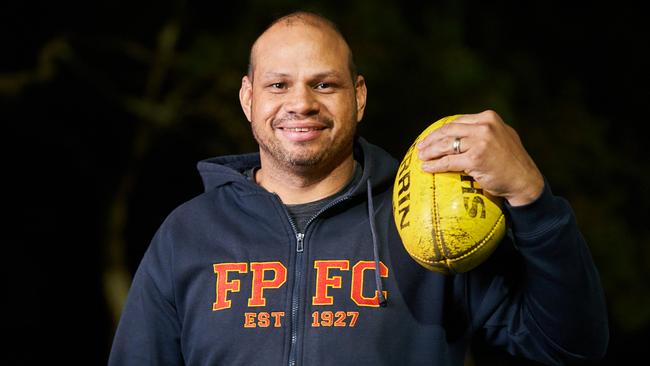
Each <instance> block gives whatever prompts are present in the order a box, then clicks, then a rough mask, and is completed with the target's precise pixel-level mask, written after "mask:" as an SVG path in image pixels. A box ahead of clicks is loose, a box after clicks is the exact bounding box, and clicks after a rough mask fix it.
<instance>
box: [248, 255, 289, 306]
mask: <svg viewBox="0 0 650 366" xmlns="http://www.w3.org/2000/svg"><path fill="white" fill-rule="evenodd" d="M266 271H273V278H272V279H270V280H265V279H264V274H265V272H266ZM251 272H253V284H252V288H251V297H250V298H249V299H248V306H266V298H265V297H264V290H265V289H267V288H280V287H281V286H282V285H284V283H285V282H286V281H287V269H286V268H285V266H284V265H283V264H282V263H280V262H253V263H251Z"/></svg>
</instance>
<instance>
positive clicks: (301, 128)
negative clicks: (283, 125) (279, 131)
mask: <svg viewBox="0 0 650 366" xmlns="http://www.w3.org/2000/svg"><path fill="white" fill-rule="evenodd" d="M287 130H289V131H291V132H309V131H311V130H312V129H311V128H306V127H299V128H287Z"/></svg>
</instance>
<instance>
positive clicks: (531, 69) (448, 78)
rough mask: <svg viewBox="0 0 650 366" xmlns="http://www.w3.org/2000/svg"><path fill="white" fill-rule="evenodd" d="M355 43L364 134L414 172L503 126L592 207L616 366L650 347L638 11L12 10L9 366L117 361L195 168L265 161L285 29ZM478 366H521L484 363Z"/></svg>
mask: <svg viewBox="0 0 650 366" xmlns="http://www.w3.org/2000/svg"><path fill="white" fill-rule="evenodd" d="M297 9H305V10H313V11H317V12H320V13H321V14H323V15H325V16H328V17H330V18H331V19H332V20H334V21H335V22H337V23H338V24H339V25H340V27H341V29H342V31H343V33H344V34H345V35H346V36H347V37H348V39H349V42H350V44H351V46H352V49H353V50H354V51H355V57H356V61H357V65H358V67H359V71H360V72H361V73H362V74H364V75H365V76H366V80H367V84H368V89H369V99H368V106H367V110H366V117H365V119H364V122H363V123H362V124H361V131H360V133H361V134H362V135H363V136H365V137H366V138H367V139H368V140H370V141H371V142H373V143H376V144H378V145H381V146H383V147H385V148H386V149H387V150H388V151H389V152H391V153H393V154H394V155H395V156H396V157H401V156H402V154H403V153H404V152H405V150H406V147H408V146H409V144H410V142H411V140H412V139H413V138H414V137H415V136H417V135H418V134H419V132H420V131H421V130H422V129H424V127H426V126H427V125H428V124H429V123H430V122H433V121H435V120H437V119H439V118H440V117H443V116H446V115H450V114H456V113H475V112H479V111H482V110H484V109H488V108H490V109H495V110H496V111H498V112H499V113H500V114H501V116H502V117H503V118H504V119H505V120H506V121H507V122H508V123H509V124H511V125H512V126H514V127H515V128H516V129H517V131H518V132H519V133H520V135H521V137H522V140H523V142H524V144H525V146H526V147H527V149H528V150H529V152H530V154H531V155H532V156H533V158H534V159H535V161H536V162H537V163H538V165H539V166H540V168H541V170H542V171H543V173H544V174H545V175H546V176H547V178H548V179H549V181H550V182H551V184H552V187H553V190H554V191H555V192H556V193H557V194H560V195H562V196H564V197H566V198H568V199H569V200H570V201H571V202H572V204H573V207H574V209H575V212H576V215H577V218H578V221H579V223H580V226H581V228H582V230H583V233H584V235H585V237H586V238H587V240H588V242H589V243H590V246H591V249H592V254H593V256H594V259H595V261H596V262H597V265H598V267H599V269H600V271H601V276H602V282H603V285H604V286H605V290H606V295H607V300H608V305H609V312H610V327H611V341H610V347H609V352H608V355H607V357H606V359H605V360H604V361H603V362H602V363H600V364H602V365H618V364H621V363H623V362H624V361H623V360H624V359H632V358H634V359H643V358H642V356H643V355H645V353H646V351H647V349H646V348H647V346H648V344H649V341H650V291H649V290H650V284H648V280H649V279H650V274H649V272H650V248H649V247H648V244H649V243H650V240H649V239H650V229H649V225H648V223H649V220H648V219H649V218H650V217H649V216H650V215H649V214H648V206H649V205H650V192H649V187H650V169H649V164H648V152H649V145H650V144H648V143H647V142H646V140H647V139H646V134H645V128H644V125H645V124H646V119H647V117H646V115H647V108H646V106H647V103H648V100H649V98H648V97H649V95H648V92H647V87H648V85H649V80H648V79H649V78H648V76H649V75H650V73H648V71H647V68H648V67H649V66H650V62H649V61H650V60H649V59H648V58H649V57H648V53H647V48H648V39H649V38H648V36H649V34H648V27H647V19H646V18H645V15H644V14H645V13H644V12H642V11H640V8H637V7H627V6H626V4H625V3H623V2H617V3H611V2H610V3H607V4H603V5H597V4H596V3H591V2H585V3H568V2H565V3H560V2H558V3H554V2H549V1H531V2H520V1H494V2H487V1H473V0H466V1H437V2H416V1H399V2H398V1H388V0H375V1H370V0H366V1H349V2H348V1H328V2H325V1H323V2H316V1H306V2H298V1H237V2H229V3H227V5H226V4H225V3H219V2H216V1H214V2H208V1H203V2H197V1H170V0H160V1H153V0H147V1H131V2H126V1H105V0H102V1H86V2H79V3H73V2H65V1H63V2H62V1H42V2H39V1H22V2H17V1H16V2H3V4H2V5H0V24H2V32H1V34H0V37H1V38H0V40H1V41H2V43H1V45H2V57H0V121H1V122H2V128H3V130H4V132H3V133H2V140H3V144H2V145H3V151H4V154H3V163H4V165H5V169H4V171H5V173H4V174H3V178H2V180H3V186H4V187H5V188H4V192H5V194H4V196H5V197H4V201H5V203H8V204H5V206H4V207H5V210H4V211H5V212H4V215H3V216H4V217H6V218H7V219H8V220H7V219H5V225H6V227H5V228H4V229H3V230H2V234H3V240H2V242H3V249H4V250H3V255H2V259H3V262H4V263H3V265H2V280H3V286H2V290H3V293H4V294H3V296H2V298H3V308H5V309H6V310H5V311H4V314H5V318H6V320H5V321H3V333H4V334H5V336H6V338H8V340H9V341H8V343H7V342H6V341H5V342H4V343H5V347H6V351H3V352H2V355H1V356H0V357H2V361H3V362H2V364H11V365H13V364H18V365H21V364H36V363H45V362H48V363H49V362H51V361H61V362H62V363H63V364H84V365H93V364H98V365H99V364H105V363H106V360H107V356H108V351H109V348H110V344H111V339H112V336H113V331H114V330H113V329H114V328H113V327H114V324H115V323H114V321H115V319H116V317H117V316H118V315H119V309H120V306H121V301H122V299H123V295H124V294H125V293H126V290H127V289H128V284H129V281H130V276H131V275H132V273H133V271H134V270H135V268H136V267H137V264H138V262H139V260H140V258H141V256H142V254H143V252H144V250H145V249H146V247H147V245H148V243H149V240H150V239H151V237H152V235H153V233H154V231H155V230H156V228H157V227H158V225H160V223H161V222H162V220H163V219H164V217H165V216H166V215H167V214H168V213H169V212H170V211H171V210H172V209H173V208H174V207H175V206H177V205H178V204H180V203H181V202H183V201H185V200H187V199H189V198H191V197H193V196H195V195H197V194H199V193H200V192H201V189H202V187H201V184H200V179H199V177H198V174H197V173H196V170H195V163H196V162H197V161H198V160H200V159H204V158H207V157H210V156H214V155H219V154H231V153H239V152H248V151H253V150H254V149H255V144H254V141H253V140H252V138H251V136H250V131H249V126H248V123H247V121H246V119H245V118H244V116H243V114H242V113H241V110H240V107H239V102H238V98H237V92H238V88H239V83H240V79H241V75H243V73H244V72H245V70H246V64H247V58H248V49H249V47H250V44H251V43H252V41H253V40H254V38H255V36H256V35H257V33H258V32H259V31H260V30H261V29H262V28H263V27H264V26H265V25H266V24H267V23H268V22H269V21H270V20H271V19H272V18H273V17H275V16H276V15H280V14H283V13H285V12H287V11H290V10H297ZM474 359H475V360H474V361H475V364H476V365H515V364H516V365H523V364H528V363H526V362H524V361H522V360H517V359H512V358H509V357H506V356H505V355H502V354H498V353H496V354H494V353H486V352H485V351H480V350H479V351H478V352H477V354H475V356H474Z"/></svg>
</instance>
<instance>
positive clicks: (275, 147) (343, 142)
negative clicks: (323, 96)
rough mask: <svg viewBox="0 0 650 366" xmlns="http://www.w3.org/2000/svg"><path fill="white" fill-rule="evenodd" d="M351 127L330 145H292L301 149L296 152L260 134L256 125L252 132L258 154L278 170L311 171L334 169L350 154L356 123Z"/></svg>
mask: <svg viewBox="0 0 650 366" xmlns="http://www.w3.org/2000/svg"><path fill="white" fill-rule="evenodd" d="M327 125H328V126H333V123H331V121H328V123H327ZM351 126H352V127H351V130H348V131H341V132H344V133H343V134H342V135H341V136H339V137H340V138H339V139H334V140H333V141H331V143H325V144H323V143H322V142H314V141H305V142H297V143H294V145H295V146H299V147H301V148H299V149H298V151H289V150H288V149H286V148H285V147H284V146H282V143H281V142H280V141H279V140H278V139H276V138H275V137H274V136H273V135H271V136H270V137H269V136H266V135H265V134H263V133H260V132H259V131H258V130H257V127H256V124H253V127H252V131H253V137H254V138H255V140H256V141H257V143H258V145H259V146H260V152H263V153H265V154H267V155H268V156H269V157H271V159H272V160H273V161H274V162H275V164H276V165H279V166H278V167H279V168H282V169H288V170H290V171H312V170H314V169H327V168H328V167H329V166H332V167H335V166H337V165H338V164H340V162H341V161H343V160H344V159H345V157H346V156H347V155H348V154H350V153H351V151H352V143H353V139H354V135H355V133H356V123H352V125H351ZM262 128H264V126H262ZM314 144H322V146H315V145H314ZM312 145H314V146H312ZM303 147H304V148H303Z"/></svg>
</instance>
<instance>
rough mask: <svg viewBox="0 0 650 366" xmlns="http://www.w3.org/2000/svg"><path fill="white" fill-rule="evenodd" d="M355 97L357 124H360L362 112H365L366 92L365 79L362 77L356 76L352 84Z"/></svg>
mask: <svg viewBox="0 0 650 366" xmlns="http://www.w3.org/2000/svg"><path fill="white" fill-rule="evenodd" d="M354 90H355V96H356V98H357V122H361V119H362V118H363V112H364V111H365V110H366V97H367V96H368V90H367V89H366V79H364V78H363V76H361V75H359V76H357V80H356V82H355V84H354Z"/></svg>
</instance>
